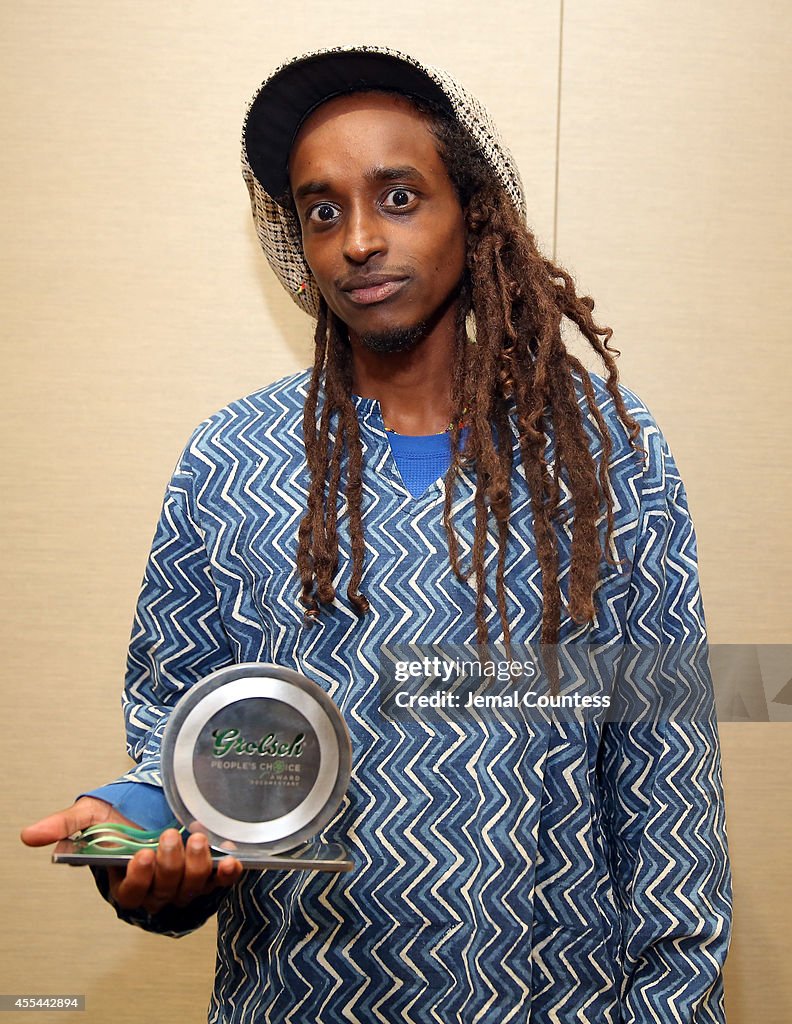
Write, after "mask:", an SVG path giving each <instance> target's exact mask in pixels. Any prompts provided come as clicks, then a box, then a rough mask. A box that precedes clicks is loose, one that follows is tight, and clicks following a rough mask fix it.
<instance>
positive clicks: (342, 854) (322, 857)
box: [52, 839, 354, 874]
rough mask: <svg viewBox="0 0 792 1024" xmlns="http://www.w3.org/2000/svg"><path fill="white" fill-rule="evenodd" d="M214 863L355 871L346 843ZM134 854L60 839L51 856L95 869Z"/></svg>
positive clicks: (215, 857) (219, 855)
mask: <svg viewBox="0 0 792 1024" xmlns="http://www.w3.org/2000/svg"><path fill="white" fill-rule="evenodd" d="M211 852H212V861H213V863H214V864H217V863H218V862H219V861H221V860H222V859H223V858H224V857H228V856H232V857H236V859H237V860H238V861H239V862H240V863H241V864H242V867H243V868H244V869H245V870H250V871H268V870H271V871H329V872H335V873H336V874H337V873H340V872H343V871H351V870H352V868H353V867H354V864H353V863H352V860H351V859H350V857H349V854H348V853H347V849H346V847H345V846H344V844H343V843H324V842H312V843H306V844H305V845H304V846H300V847H297V849H296V850H289V851H288V852H286V853H276V854H272V853H270V854H268V853H265V852H263V851H258V852H257V851H255V850H253V851H251V850H247V851H246V852H244V853H242V852H240V851H238V850H237V851H228V853H220V852H218V851H217V850H215V849H212V851H211ZM133 857H134V853H123V852H121V851H119V850H105V851H102V850H96V849H91V850H86V849H85V847H84V845H83V844H81V842H80V840H79V839H76V840H75V839H61V840H60V842H59V843H57V845H56V846H55V849H54V850H53V852H52V863H53V864H70V865H71V866H72V867H80V866H82V865H86V864H89V865H90V864H92V865H94V866H95V867H103V868H113V867H124V866H125V865H126V864H128V863H129V862H130V861H131V860H132V858H133Z"/></svg>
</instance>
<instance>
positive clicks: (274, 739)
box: [212, 729, 305, 757]
mask: <svg viewBox="0 0 792 1024" xmlns="http://www.w3.org/2000/svg"><path fill="white" fill-rule="evenodd" d="M212 736H214V750H213V751H212V756H213V757H225V756H226V755H227V754H230V753H232V752H233V753H235V754H259V755H262V756H264V757H300V756H301V755H302V752H303V742H304V741H305V733H302V732H300V733H297V735H296V736H295V737H294V739H293V740H292V741H291V743H288V742H281V741H280V740H279V738H278V736H277V734H276V733H274V732H271V733H268V734H267V735H266V736H262V738H261V739H260V740H252V741H251V740H248V739H246V738H245V737H244V736H240V735H239V729H215V730H214V731H213V732H212Z"/></svg>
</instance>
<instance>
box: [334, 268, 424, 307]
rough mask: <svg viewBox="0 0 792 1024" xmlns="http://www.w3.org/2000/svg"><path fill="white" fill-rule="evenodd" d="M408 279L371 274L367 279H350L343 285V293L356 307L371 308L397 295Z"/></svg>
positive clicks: (361, 277) (360, 277)
mask: <svg viewBox="0 0 792 1024" xmlns="http://www.w3.org/2000/svg"><path fill="white" fill-rule="evenodd" d="M407 281H408V278H406V277H391V276H389V275H387V274H369V275H367V276H366V277H363V276H362V275H361V276H359V277H353V278H349V279H348V280H347V281H345V282H344V284H343V285H341V291H342V292H343V293H344V294H345V295H346V297H347V298H348V299H349V301H350V302H353V303H354V304H355V305H356V306H370V305H372V304H373V303H375V302H382V301H383V300H384V299H389V298H390V297H391V295H395V294H396V292H398V291H400V290H401V289H402V288H403V287H404V286H405V285H406V284H407Z"/></svg>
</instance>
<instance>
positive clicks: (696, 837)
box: [600, 427, 731, 1024]
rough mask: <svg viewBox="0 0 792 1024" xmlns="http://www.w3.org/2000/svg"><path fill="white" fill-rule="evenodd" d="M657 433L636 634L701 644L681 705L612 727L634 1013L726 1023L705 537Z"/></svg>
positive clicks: (645, 510) (648, 1023)
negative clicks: (702, 571) (700, 540)
mask: <svg viewBox="0 0 792 1024" xmlns="http://www.w3.org/2000/svg"><path fill="white" fill-rule="evenodd" d="M644 445H645V447H647V453H648V459H647V467H646V471H645V476H644V485H643V492H642V496H641V509H640V522H639V529H638V538H637V545H636V550H635V555H634V560H633V565H632V575H631V584H630V592H629V597H628V610H627V629H626V638H625V640H626V644H627V645H631V648H632V647H634V648H636V649H641V650H642V651H644V652H645V651H647V650H649V651H653V652H655V655H656V656H658V657H660V658H661V660H662V657H663V654H662V652H663V651H666V652H668V651H669V650H674V649H676V650H679V649H680V647H681V646H684V649H685V650H687V651H692V652H693V657H692V659H690V658H686V659H685V664H686V665H687V669H686V670H684V671H683V672H682V673H681V674H680V675H679V677H677V678H674V679H673V682H672V686H673V687H675V688H676V689H677V691H681V692H683V698H684V699H683V700H682V701H681V703H680V705H679V706H681V707H683V711H682V712H681V713H679V714H674V713H673V710H672V711H671V713H668V714H660V715H657V714H654V715H652V716H648V715H644V716H641V715H639V714H632V715H631V714H627V715H625V716H624V717H623V718H621V719H620V720H616V721H611V722H609V723H607V724H606V725H605V726H604V729H603V736H602V744H601V750H600V779H601V786H602V792H603V808H604V827H605V830H606V835H607V836H608V840H609V843H608V845H609V849H610V856H611V874H612V878H613V882H614V888H615V894H616V900H617V905H618V916H619V920H620V925H621V953H622V963H623V981H622V993H621V999H622V1016H621V1020H622V1021H623V1024H656V1022H657V1021H658V1020H661V1021H663V1022H664V1024H672V1022H676V1024H704V1022H707V1024H723V1022H724V1020H725V1017H724V1008H723V976H722V970H723V963H724V961H725V958H726V953H727V950H728V945H729V937H730V927H731V876H730V872H729V863H728V852H727V845H726V830H725V814H724V798H723V787H722V780H721V764H720V749H719V742H718V732H717V725H716V722H715V715H714V702H713V700H712V692H711V680H710V676H709V670H708V668H707V663H706V631H705V623H704V615H703V609H702V604H701V596H700V592H699V580H698V569H697V559H696V539H695V533H694V530H693V524H692V522H691V519H690V515H689V512H688V505H687V498H686V495H685V490H684V487H683V484H682V480H681V479H680V477H679V473H678V471H677V468H676V465H675V463H674V460H673V457H672V455H671V452H670V451H669V449H668V446H667V444H666V442H665V440H664V439H663V437H662V435H661V434H660V432H659V431H658V430H657V428H656V427H655V428H653V429H650V430H649V431H648V432H647V433H646V434H645V440H644ZM674 645H676V648H675V647H674ZM653 657H654V656H653ZM702 665H703V668H702V667H701V666H702ZM663 678H664V681H666V682H667V676H664V677H663Z"/></svg>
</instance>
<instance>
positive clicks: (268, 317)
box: [0, 0, 792, 1024]
mask: <svg viewBox="0 0 792 1024" xmlns="http://www.w3.org/2000/svg"><path fill="white" fill-rule="evenodd" d="M561 22H562V10H561V7H560V5H559V3H540V2H538V0H531V2H529V3H527V4H526V3H519V4H518V3H516V2H512V3H504V2H502V0H490V2H488V3H487V4H485V5H480V4H478V3H474V2H473V0H462V2H461V3H460V4H458V5H444V4H438V5H435V6H432V7H430V8H429V9H428V10H427V9H426V8H425V7H424V5H422V4H420V3H417V2H415V0H409V2H406V3H402V4H399V5H395V6H394V5H391V4H384V3H373V4H360V3H358V2H355V3H350V2H346V0H339V2H337V3H336V4H333V5H330V4H327V3H324V2H320V0H303V2H299V3H294V4H264V3H254V2H253V0H232V2H231V3H222V4H217V3H210V2H208V0H193V2H192V3H189V4H187V3H182V4H178V3H177V4H160V3H154V2H153V0H104V2H102V3H95V2H90V3H89V2H87V0H72V2H71V3H69V4H39V3H34V2H32V0H22V2H16V3H13V2H8V3H6V4H4V5H3V7H2V9H1V10H0V75H1V76H2V94H3V103H2V114H1V115H0V116H1V117H2V120H3V139H2V145H1V146H0V163H1V165H2V188H0V222H1V223H2V225H3V230H4V233H5V239H4V244H3V252H2V257H1V258H0V273H1V274H2V282H1V284H0V287H1V288H2V291H1V292H0V295H2V305H3V316H2V331H3V334H4V344H3V355H4V357H5V363H6V369H5V373H4V378H3V379H4V381H5V384H4V386H3V392H4V402H3V406H4V413H5V422H4V424H3V441H4V444H3V449H4V456H5V458H4V460H3V461H4V468H3V479H2V483H3V491H2V493H3V497H4V504H5V509H4V526H5V530H4V535H5V536H4V540H5V551H4V558H3V567H4V571H5V580H4V583H3V587H2V601H3V605H2V613H3V619H2V621H3V634H4V639H5V645H4V655H3V668H4V677H5V678H4V684H3V685H4V689H3V696H4V700H5V714H4V720H5V737H4V743H3V745H2V749H3V757H4V759H5V760H4V768H5V775H6V779H7V780H8V781H7V784H6V786H5V788H4V796H3V803H2V823H3V829H2V835H1V836H0V844H1V845H0V865H2V868H1V870H2V872H3V876H2V892H3V911H4V924H5V927H4V929H3V934H2V938H0V943H2V948H1V949H0V992H17V991H30V990H34V991H42V992H53V993H56V992H84V993H86V995H87V997H88V1003H89V1011H88V1013H87V1014H85V1017H84V1019H86V1020H88V1021H92V1022H93V1021H95V1022H103V1021H107V1020H113V1021H114V1022H116V1024H125V1022H131V1021H133V1020H155V1021H158V1020H163V1019H166V1016H167V1019H172V1020H179V1021H200V1020H202V1019H205V1005H206V1000H207V995H208V991H209V987H210V984H211V974H212V960H213V948H212V947H213V934H212V928H211V927H207V928H206V929H204V930H203V932H201V933H198V934H197V935H194V936H191V937H190V938H188V939H186V940H183V941H182V942H180V943H173V942H169V941H168V940H164V939H159V938H156V937H153V936H147V935H144V934H143V933H139V932H137V931H136V930H134V929H130V928H126V927H124V926H122V925H120V924H118V923H117V922H116V921H115V919H114V918H113V915H112V912H111V911H110V910H109V908H108V907H107V906H106V905H105V904H103V903H102V902H101V901H100V900H99V899H98V898H96V897H95V896H94V894H93V892H92V883H91V881H90V879H89V877H88V876H87V874H86V873H85V871H84V870H72V869H65V868H55V867H52V866H51V865H50V864H49V863H48V857H47V854H46V853H44V852H42V851H27V850H25V849H23V848H22V847H21V846H20V845H19V844H18V841H17V838H16V833H17V831H18V828H19V827H20V825H21V824H23V823H25V822H26V821H29V820H32V819H34V818H36V817H38V816H40V815H42V814H44V813H46V812H48V811H50V810H53V809H56V808H57V807H59V806H62V805H65V804H68V803H70V802H71V800H72V798H73V796H74V795H76V794H77V793H78V792H79V791H81V789H83V788H87V787H90V786H92V785H97V784H99V783H101V782H102V781H106V780H108V779H110V778H112V777H114V776H115V775H117V774H118V773H119V772H120V771H121V770H122V769H123V767H124V757H123V753H122V742H121V720H120V714H119V711H118V691H119V687H120V685H121V679H122V672H123V665H124V654H125V645H126V641H127V638H128V634H129V626H130V622H131V616H132V610H133V605H134V600H135V596H136V591H137V588H138V585H139V581H140V577H141V573H142V568H143V563H144V559H145V556H146V553H147V549H148V544H149V541H150V539H151V535H152V532H153V527H154V522H155V518H156V514H157V511H158V505H159V501H160V499H161V495H162V490H163V487H164V484H165V481H166V478H167V476H168V474H169V472H170V470H171V468H172V465H173V462H174V460H175V458H176V455H177V453H178V451H179V449H180V447H181V445H182V444H183V442H184V441H185V439H186V437H187V435H188V433H189V431H190V429H191V428H192V426H193V425H194V424H195V423H196V422H198V420H200V419H201V418H202V417H203V416H204V415H206V414H207V413H209V412H211V411H213V410H214V409H215V408H217V407H219V406H221V405H223V404H225V403H226V402H227V401H228V400H230V399H231V398H234V397H236V396H238V395H240V394H243V393H245V392H247V391H249V390H252V389H253V388H254V387H256V386H258V385H261V384H264V383H267V382H269V381H271V380H273V379H275V378H276V377H278V376H280V375H281V374H283V373H286V372H289V371H291V370H293V369H296V368H299V367H301V366H303V365H307V362H308V360H309V331H308V327H309V322H308V321H307V319H306V318H304V316H303V315H302V314H301V313H299V312H298V311H297V309H296V308H293V307H292V306H291V303H290V302H289V299H288V297H287V296H286V295H285V294H284V293H282V292H281V291H280V289H279V286H278V285H277V283H276V282H275V280H274V278H272V276H271V274H270V272H269V271H268V269H267V267H266V264H265V262H264V260H263V257H262V256H261V255H260V253H259V252H258V250H257V247H256V243H255V239H254V236H253V232H252V229H251V226H250V224H249V217H248V212H247V208H246V203H247V200H246V195H245V191H244V186H243V184H242V181H241V178H240V175H239V172H238V160H237V153H238V140H239V132H240V127H241V118H242V113H243V109H244V104H245V101H246V100H247V99H248V97H249V96H250V94H251V93H252V92H253V90H254V88H255V87H256V85H257V84H258V82H259V81H260V80H261V79H262V78H263V77H264V76H265V74H266V73H267V71H268V70H269V69H270V67H271V66H273V65H274V64H275V63H278V62H280V61H281V60H282V59H285V58H287V57H288V56H290V55H291V54H293V53H296V52H299V51H302V50H307V49H309V48H313V47H316V46H322V45H330V44H332V43H336V42H343V41H352V40H361V41H377V42H385V43H388V44H389V45H394V46H397V47H401V48H403V49H406V50H408V51H412V52H415V53H416V54H417V55H420V56H422V57H423V58H425V59H427V60H429V61H432V62H436V63H437V64H439V65H441V66H443V67H446V68H448V69H449V70H451V71H452V72H453V73H455V74H456V76H457V77H459V78H460V79H461V80H462V81H464V82H465V83H466V84H467V85H469V87H470V88H471V89H472V90H473V91H474V92H476V93H477V94H478V95H480V97H481V98H482V99H483V100H484V101H485V102H486V103H487V104H488V105H489V107H490V108H491V109H492V111H493V114H494V115H495V117H496V120H497V121H498V122H499V124H500V126H501V128H502V131H503V133H504V135H505V137H506V139H507V140H508V142H509V144H510V146H511V148H512V149H513V150H514V152H515V154H516V156H517V158H518V161H519V163H520V165H521V168H522V171H523V175H524V178H525V184H526V191H527V194H528V197H529V206H530V219H531V222H532V224H533V225H534V227H535V229H536V231H537V233H538V235H539V237H540V238H541V239H542V241H543V243H544V247H545V249H546V251H547V252H548V253H551V252H553V251H555V252H556V254H557V256H558V258H559V259H560V260H561V262H563V263H565V264H566V265H567V266H569V267H570V268H571V269H572V270H573V271H574V272H575V274H576V276H577V279H578V281H579V284H580V286H581V288H583V289H584V291H586V292H587V293H589V294H592V295H594V296H595V298H596V299H597V302H598V310H601V311H602V317H603V319H604V320H605V321H606V322H608V323H610V324H611V325H612V326H613V327H614V329H615V332H616V333H615V339H614V340H615V343H616V344H617V345H618V347H620V348H621V349H622V351H623V358H622V361H621V367H622V375H623V379H624V380H625V382H626V383H627V384H628V385H630V386H631V387H633V388H634V389H635V390H636V391H638V393H639V394H641V395H642V397H644V398H645V400H646V401H647V402H648V404H649V405H650V407H651V408H652V409H653V411H654V412H655V414H656V416H657V418H658V419H659V421H660V423H661V425H662V426H663V428H664V430H665V432H666V434H667V435H668V437H669V439H670V441H671V444H672V447H673V448H674V450H675V452H676V455H677V458H678V461H679V463H680V466H681V468H682V471H683V475H684V477H685V481H686V484H687V489H688V493H689V496H690V501H691V506H692V509H693V512H694V516H695V519H696V522H697V525H698V532H699V545H700V554H701V569H702V585H703V588H704V594H705V599H706V605H707V611H708V618H709V623H710V629H711V634H712V637H713V639H716V640H719V641H737V640H739V641H745V642H757V643H758V642H787V643H789V642H792V617H791V616H790V605H791V604H792V602H791V601H790V597H791V596H792V595H791V594H790V586H791V584H790V579H792V574H791V573H790V567H791V566H792V544H791V543H790V533H789V530H788V528H787V522H788V514H787V513H786V509H788V507H789V505H790V501H792V483H791V482H790V473H789V455H788V437H789V433H790V429H789V428H790V418H791V417H790V407H792V403H790V383H789V382H790V374H789V370H788V365H787V362H786V358H787V350H786V349H787V345H786V343H787V338H788V327H787V324H786V319H787V297H786V287H787V285H788V278H789V271H790V256H791V255H792V253H791V252H790V249H791V246H790V241H789V238H790V232H789V214H790V205H791V203H792V201H791V200H790V193H789V189H788V183H787V179H788V173H789V163H790V156H791V155H792V141H790V140H792V131H790V127H791V126H790V124H789V103H788V96H789V86H790V78H791V77H792V76H790V72H789V70H788V52H787V51H788V40H789V38H790V29H792V10H791V9H790V8H789V6H788V5H785V4H781V3H778V2H776V3H768V4H765V5H762V6H760V7H756V6H753V5H749V4H748V3H747V2H744V3H730V4H727V5H724V4H715V3H710V4H705V3H695V2H694V3H692V4H691V3H685V4H683V3H681V2H679V0H673V2H671V3H665V4H652V3H646V2H644V3H637V4H631V5H625V4H615V3H602V2H600V3H594V2H592V0H588V2H583V0H581V2H569V0H567V2H566V3H565V4H564V8H563V33H561V31H560V30H561ZM559 50H560V51H561V55H562V61H561V75H560V79H559ZM559 100H560V106H559ZM755 524H756V525H755ZM790 728H792V727H790V726H789V725H787V724H776V725H753V726H745V725H737V724H733V725H729V726H726V727H724V729H723V741H724V759H725V774H726V782H727V789H728V801H729V829H730V836H731V843H732V852H733V857H734V876H735V896H736V917H735V921H736V925H735V939H734V946H733V954H732V957H731V960H730V964H729V969H728V978H727V998H728V1001H729V1007H730V1021H731V1024H753V1022H755V1021H758V1020H761V1021H762V1022H763V1024H782V1022H787V1021H788V1020H790V1019H792V979H790V969H789V956H788V952H787V949H786V943H785V942H784V939H783V938H782V937H783V936H784V935H785V932H786V931H787V928H788V926H789V923H790V911H789V907H790V903H792V870H790V868H792V858H791V857H790V846H791V843H790V840H792V824H791V823H792V813H791V812H792V806H790V805H791V803H792V801H791V800H790V795H789V793H790V788H789V786H788V783H787V778H788V774H789V758H790V753H792V734H791V733H790ZM782 942H784V944H783V945H782ZM67 947H68V948H67ZM15 1019H17V1014H9V1017H8V1020H9V1022H12V1021H13V1020H15ZM19 1019H20V1020H21V1019H28V1018H27V1017H26V1016H25V1017H23V1016H22V1015H19Z"/></svg>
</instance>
